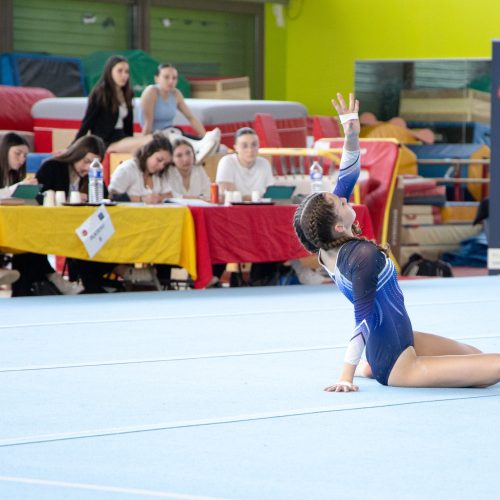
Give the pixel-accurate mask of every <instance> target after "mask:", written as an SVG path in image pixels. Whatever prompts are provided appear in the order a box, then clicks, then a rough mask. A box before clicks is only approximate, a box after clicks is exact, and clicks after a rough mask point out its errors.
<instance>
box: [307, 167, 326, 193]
mask: <svg viewBox="0 0 500 500" xmlns="http://www.w3.org/2000/svg"><path fill="white" fill-rule="evenodd" d="M309 180H310V181H311V193H319V192H320V191H323V167H322V166H321V165H320V164H319V163H318V162H317V161H315V162H313V164H312V165H311V168H310V169H309Z"/></svg>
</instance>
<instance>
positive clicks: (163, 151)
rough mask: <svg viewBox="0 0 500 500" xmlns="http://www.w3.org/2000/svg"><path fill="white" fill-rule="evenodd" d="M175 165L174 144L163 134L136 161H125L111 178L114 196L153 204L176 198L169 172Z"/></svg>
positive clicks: (148, 145) (156, 135)
mask: <svg viewBox="0 0 500 500" xmlns="http://www.w3.org/2000/svg"><path fill="white" fill-rule="evenodd" d="M171 162H172V145H171V144H170V142H169V141H168V139H166V138H165V137H164V136H163V135H162V134H158V133H155V134H154V135H153V139H152V140H151V141H150V142H148V143H147V144H145V145H144V146H142V147H141V148H140V149H139V150H138V151H137V152H136V153H135V156H134V158H131V159H130V160H125V161H124V162H123V163H121V164H120V165H119V166H118V168H117V169H116V170H115V171H114V172H113V174H112V175H111V181H110V183H109V192H110V194H111V196H113V195H122V194H127V195H128V197H129V198H130V201H135V202H140V201H143V202H145V203H149V204H155V203H162V202H163V201H164V200H166V199H167V198H172V196H173V193H172V188H171V187H170V184H169V183H168V181H167V176H166V175H165V170H166V168H167V167H168V165H169V164H170V163H171Z"/></svg>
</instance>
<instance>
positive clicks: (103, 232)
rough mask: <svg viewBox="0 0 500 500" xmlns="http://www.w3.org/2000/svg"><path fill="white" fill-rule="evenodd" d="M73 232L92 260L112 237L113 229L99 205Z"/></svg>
mask: <svg viewBox="0 0 500 500" xmlns="http://www.w3.org/2000/svg"><path fill="white" fill-rule="evenodd" d="M75 232H76V234H77V235H78V237H79V238H80V239H81V240H82V243H83V244H84V245H85V248H86V250H87V253H88V254H89V257H91V258H92V257H93V256H94V255H95V254H96V253H97V252H98V251H99V250H100V249H101V248H102V247H103V246H104V245H105V244H106V242H107V241H108V240H109V239H110V238H111V236H113V234H114V232H115V228H114V226H113V223H112V222H111V217H110V216H109V213H108V211H107V210H106V207H105V206H103V205H101V206H100V207H99V208H98V209H97V210H96V211H95V212H94V213H93V214H92V215H91V216H90V217H89V218H88V219H86V220H85V221H84V222H83V224H82V225H81V226H80V227H78V228H77V229H76V231H75Z"/></svg>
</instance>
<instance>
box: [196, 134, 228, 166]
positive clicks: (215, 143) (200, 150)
mask: <svg viewBox="0 0 500 500" xmlns="http://www.w3.org/2000/svg"><path fill="white" fill-rule="evenodd" d="M220 137H221V132H220V128H214V129H213V130H210V131H209V132H207V133H206V134H205V135H204V136H203V139H201V140H200V141H198V142H197V144H193V146H194V152H195V156H196V164H197V165H201V163H202V162H203V160H204V159H205V158H206V157H207V156H209V155H211V154H213V153H215V152H216V151H217V150H218V149H219V145H220Z"/></svg>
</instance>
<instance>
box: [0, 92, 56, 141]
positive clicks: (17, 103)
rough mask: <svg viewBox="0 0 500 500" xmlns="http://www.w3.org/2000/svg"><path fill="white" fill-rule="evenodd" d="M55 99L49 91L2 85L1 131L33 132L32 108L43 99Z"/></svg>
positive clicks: (0, 100)
mask: <svg viewBox="0 0 500 500" xmlns="http://www.w3.org/2000/svg"><path fill="white" fill-rule="evenodd" d="M49 97H54V94H53V93H52V92H51V91H50V90H47V89H39V88H26V87H12V86H9V85H0V102H1V103H2V105H1V106H0V130H24V131H32V130H33V118H32V116H31V108H32V107H33V105H34V104H35V103H36V102H38V101H40V100H41V99H47V98H49Z"/></svg>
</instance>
